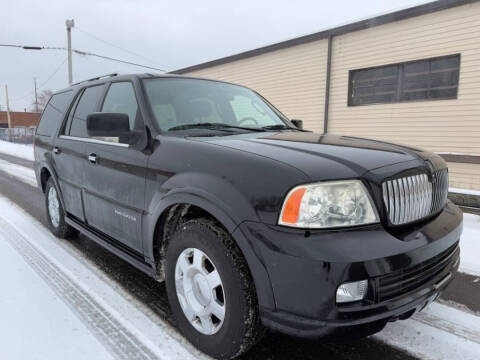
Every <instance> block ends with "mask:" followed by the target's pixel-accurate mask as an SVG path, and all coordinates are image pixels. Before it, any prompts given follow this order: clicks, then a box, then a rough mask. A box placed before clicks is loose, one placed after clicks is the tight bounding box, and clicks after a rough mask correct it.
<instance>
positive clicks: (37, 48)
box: [0, 44, 166, 72]
mask: <svg viewBox="0 0 480 360" xmlns="http://www.w3.org/2000/svg"><path fill="white" fill-rule="evenodd" d="M0 47H14V48H21V49H25V50H67V48H65V47H59V46H56V47H54V46H25V45H16V44H0ZM72 52H74V53H76V54H78V55H83V56H95V57H98V58H101V59H106V60H111V61H116V62H120V63H123V64H128V65H133V66H138V67H142V68H145V69H151V70H157V71H162V72H165V71H166V70H164V69H160V68H156V67H153V66H147V65H143V64H139V63H134V62H132V61H125V60H121V59H117V58H113V57H110V56H105V55H100V54H95V53H92V52H88V51H81V50H76V49H72Z"/></svg>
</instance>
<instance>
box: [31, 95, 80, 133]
mask: <svg viewBox="0 0 480 360" xmlns="http://www.w3.org/2000/svg"><path fill="white" fill-rule="evenodd" d="M71 96H72V91H65V92H63V93H60V94H55V95H53V96H52V97H51V98H50V101H49V102H48V104H47V106H46V107H45V110H44V111H43V114H42V118H41V119H40V123H39V124H38V127H37V134H38V135H43V136H53V134H54V133H55V131H56V130H57V128H58V126H59V125H60V123H61V122H62V120H63V117H64V115H65V111H66V110H67V108H68V105H69V104H70V98H71Z"/></svg>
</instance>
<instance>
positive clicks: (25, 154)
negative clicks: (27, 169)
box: [0, 140, 34, 161]
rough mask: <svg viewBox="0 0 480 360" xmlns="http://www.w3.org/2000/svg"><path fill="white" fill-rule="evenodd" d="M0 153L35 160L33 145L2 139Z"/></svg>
mask: <svg viewBox="0 0 480 360" xmlns="http://www.w3.org/2000/svg"><path fill="white" fill-rule="evenodd" d="M0 153H4V154H8V155H12V156H16V157H19V158H22V159H26V160H30V161H34V156H33V146H32V145H25V144H16V143H11V142H8V141H3V140H0Z"/></svg>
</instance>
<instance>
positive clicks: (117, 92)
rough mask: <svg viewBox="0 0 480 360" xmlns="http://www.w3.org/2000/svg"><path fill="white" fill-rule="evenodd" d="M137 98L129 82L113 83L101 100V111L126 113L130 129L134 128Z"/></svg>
mask: <svg viewBox="0 0 480 360" xmlns="http://www.w3.org/2000/svg"><path fill="white" fill-rule="evenodd" d="M137 110H138V105H137V99H136V97H135V91H134V90H133V85H132V83H130V82H118V83H113V84H112V85H111V86H110V88H109V89H108V93H107V96H106V97H105V101H104V102H103V106H102V112H112V113H122V114H128V119H129V121H130V130H132V129H133V128H134V125H135V119H136V117H137Z"/></svg>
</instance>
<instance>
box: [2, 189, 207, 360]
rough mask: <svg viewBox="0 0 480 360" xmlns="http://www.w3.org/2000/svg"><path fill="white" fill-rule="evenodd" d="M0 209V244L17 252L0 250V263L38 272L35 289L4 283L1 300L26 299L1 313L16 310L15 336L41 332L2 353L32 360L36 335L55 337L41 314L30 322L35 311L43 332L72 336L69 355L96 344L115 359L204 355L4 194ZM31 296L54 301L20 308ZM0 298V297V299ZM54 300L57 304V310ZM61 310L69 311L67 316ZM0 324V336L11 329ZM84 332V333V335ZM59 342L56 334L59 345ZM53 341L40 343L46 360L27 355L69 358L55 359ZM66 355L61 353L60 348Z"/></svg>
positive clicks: (10, 344)
mask: <svg viewBox="0 0 480 360" xmlns="http://www.w3.org/2000/svg"><path fill="white" fill-rule="evenodd" d="M0 209H1V211H0V242H1V243H2V246H3V247H5V246H10V247H11V249H15V250H17V251H16V254H17V256H16V257H12V256H9V252H3V251H1V249H2V248H1V247H0V263H3V262H5V263H8V264H9V266H13V267H14V268H17V269H18V268H20V269H22V268H24V267H25V265H26V264H28V265H29V266H30V267H31V269H33V271H32V272H33V274H37V277H38V276H39V277H40V278H41V279H42V280H40V279H35V283H36V287H34V288H32V289H30V288H29V287H28V286H26V285H29V284H31V283H32V280H30V281H28V279H27V280H26V281H27V282H26V283H24V282H23V278H21V277H20V275H18V278H17V280H18V281H11V282H9V285H10V286H11V287H12V288H10V289H8V290H7V291H6V293H7V294H8V296H7V297H6V299H7V300H5V301H8V299H10V304H13V303H14V302H15V301H16V300H17V299H15V298H12V296H18V297H20V296H21V294H20V295H19V294H17V293H18V292H27V294H28V299H27V298H25V299H24V301H23V303H22V302H19V303H18V305H17V304H15V305H12V307H16V308H15V309H14V310H12V309H8V308H7V309H2V310H4V311H12V313H13V312H14V311H15V312H16V316H19V317H20V318H19V319H16V321H17V322H18V326H17V327H15V329H17V331H21V330H22V328H23V327H25V328H30V329H29V331H26V333H27V334H29V332H31V333H32V335H33V334H34V333H35V332H44V334H40V335H38V336H37V338H38V339H36V338H35V336H28V337H26V336H21V337H20V339H22V341H23V342H22V344H21V345H22V346H21V347H19V346H20V344H19V342H18V341H20V340H18V339H17V341H5V343H4V344H3V347H2V353H3V351H4V350H5V349H7V350H8V351H9V353H13V354H18V355H19V358H22V356H23V358H25V359H28V358H32V356H31V355H32V353H31V352H30V351H31V349H35V347H34V346H36V345H38V344H37V340H38V341H40V340H41V339H42V336H43V337H47V336H51V337H55V335H56V333H55V332H52V333H49V332H48V331H47V330H48V329H49V328H47V327H46V325H45V324H44V323H43V319H42V317H41V316H40V314H39V315H37V316H36V317H35V316H31V311H35V309H36V310H38V311H40V312H42V313H43V315H44V316H45V317H47V318H48V319H50V320H49V321H50V325H49V326H50V327H58V329H59V331H60V330H61V331H63V332H64V333H65V336H67V335H68V336H72V339H74V340H72V341H75V342H77V345H76V347H74V348H75V349H76V350H78V349H79V347H82V348H83V347H85V348H92V349H95V348H96V347H99V345H98V344H101V346H103V347H104V350H103V353H105V351H108V353H111V354H112V355H113V358H115V359H185V360H193V359H198V358H205V356H204V355H202V354H201V353H200V352H199V351H198V350H196V349H194V348H193V347H192V346H191V345H190V344H189V343H188V342H186V340H184V339H183V338H182V337H181V335H180V334H178V332H177V331H176V330H175V329H174V328H173V327H171V326H170V325H169V324H167V323H165V322H164V321H163V320H162V319H160V318H158V316H155V315H154V314H152V313H151V311H149V310H148V309H146V307H145V305H143V304H141V303H140V302H138V301H136V300H134V299H132V298H131V296H130V297H128V296H125V294H124V290H123V292H122V290H121V289H120V286H119V285H117V284H115V283H114V282H113V281H111V280H109V279H107V278H106V277H102V276H100V275H99V274H98V272H101V270H99V269H94V265H92V264H90V263H88V262H86V261H85V260H84V259H82V258H81V257H82V255H81V254H80V253H78V251H77V250H75V249H74V248H73V246H72V245H69V244H68V242H67V241H65V240H61V239H58V238H56V237H54V236H53V235H52V234H51V233H50V231H49V230H48V229H47V228H45V227H44V226H43V225H42V224H40V223H39V222H38V221H37V220H36V219H34V218H32V217H31V216H30V215H29V214H28V213H26V212H25V211H24V210H22V209H20V208H19V207H18V206H17V205H15V204H14V203H12V202H11V201H9V200H8V199H6V198H4V197H0ZM5 244H8V245H5ZM11 252H12V250H11V251H10V253H11ZM14 253H15V252H14ZM4 256H9V260H10V262H7V259H3V258H4ZM22 258H23V259H22ZM12 262H13V263H12ZM10 272H11V271H10V270H9V269H7V270H6V271H4V272H3V274H9V275H8V276H10ZM32 276H33V275H32ZM48 289H50V290H48ZM35 291H37V292H39V293H40V294H41V293H42V292H43V294H44V295H43V296H44V297H46V296H50V297H51V298H53V300H52V299H50V300H51V301H50V303H51V307H44V308H42V309H40V308H38V307H34V308H33V310H32V309H29V311H26V310H24V309H23V307H24V306H27V304H26V301H27V300H29V301H36V300H37V299H36V297H35V293H34V292H35ZM52 292H53V293H52ZM2 293H3V292H2ZM10 294H12V295H10ZM2 295H3V294H2ZM55 296H56V297H55ZM2 297H4V298H5V296H2ZM2 297H0V298H2ZM40 299H41V297H40ZM41 303H42V302H40V303H39V304H41ZM59 303H63V304H64V305H63V307H61V308H60V309H59V310H58V311H57V307H58V304H59ZM62 309H63V310H62ZM68 309H69V310H70V311H67V310H68ZM0 314H2V311H0ZM57 315H58V316H57ZM22 316H23V318H22ZM1 319H2V321H1V322H0V334H4V333H8V332H9V331H10V329H11V328H12V325H11V324H10V322H5V321H3V317H2V318H1ZM79 321H80V324H79ZM74 324H75V326H74ZM86 328H88V330H89V332H90V334H89V333H88V331H86V330H85V329H86ZM72 329H77V331H78V333H79V336H78V338H77V336H76V335H72V331H73V330H72ZM13 334H14V332H13ZM29 335H30V334H29ZM12 336H13V335H12ZM61 339H62V338H61V337H59V339H58V341H61ZM54 340H55V339H52V340H51V341H50V342H48V341H47V342H46V346H45V347H44V348H43V351H45V353H44V354H45V356H41V357H40V356H39V357H36V356H34V357H33V358H38V359H49V360H56V359H64V358H72V359H76V358H75V357H69V356H63V354H62V356H60V355H61V354H60V353H59V352H60V351H62V348H61V347H60V349H57V348H56V346H54V344H53V343H52V342H53V341H54ZM2 341H3V339H2V338H0V344H1V343H2ZM47 345H51V346H52V347H49V346H47ZM65 346H66V347H69V346H70V342H67V341H66V342H65ZM72 346H73V345H72ZM67 350H68V349H63V351H67ZM80 354H81V355H82V356H80V357H78V358H83V359H85V358H88V359H90V358H91V359H108V358H111V357H109V356H103V357H102V352H101V351H99V352H98V354H99V355H98V356H97V357H95V356H92V357H90V356H85V352H83V353H81V352H80ZM47 355H48V356H47ZM9 358H17V357H15V356H12V357H9Z"/></svg>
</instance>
